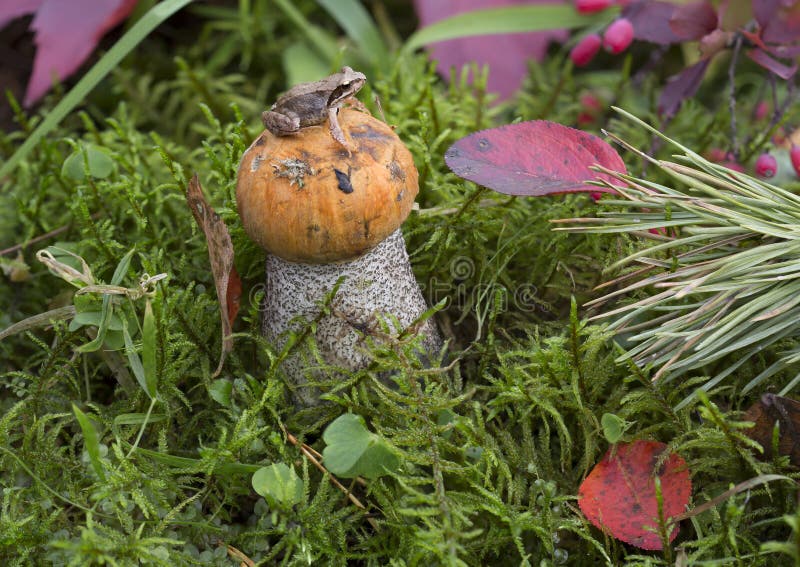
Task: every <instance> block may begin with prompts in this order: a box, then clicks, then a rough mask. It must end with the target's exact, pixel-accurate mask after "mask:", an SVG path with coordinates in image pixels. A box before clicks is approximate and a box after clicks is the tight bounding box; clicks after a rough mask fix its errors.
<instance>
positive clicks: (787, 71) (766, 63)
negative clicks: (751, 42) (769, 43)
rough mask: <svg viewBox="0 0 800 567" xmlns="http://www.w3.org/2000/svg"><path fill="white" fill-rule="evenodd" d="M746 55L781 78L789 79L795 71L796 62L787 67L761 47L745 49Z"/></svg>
mask: <svg viewBox="0 0 800 567" xmlns="http://www.w3.org/2000/svg"><path fill="white" fill-rule="evenodd" d="M747 56H748V57H749V58H750V59H752V60H753V61H755V62H756V63H758V64H759V65H761V66H762V67H764V69H767V70H768V71H771V72H773V73H775V74H776V75H778V76H779V77H780V78H781V79H783V80H787V79H790V78H791V77H792V76H793V75H794V74H795V73H796V72H797V63H795V64H794V65H792V66H791V67H788V66H786V65H784V64H783V63H781V62H780V61H776V60H775V59H773V58H772V57H770V56H769V55H768V54H767V52H766V51H764V50H763V49H758V48H756V49H749V50H748V51H747Z"/></svg>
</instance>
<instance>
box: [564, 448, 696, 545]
mask: <svg viewBox="0 0 800 567" xmlns="http://www.w3.org/2000/svg"><path fill="white" fill-rule="evenodd" d="M666 448H667V446H666V445H665V444H664V443H659V442H658V441H645V440H639V441H634V442H633V443H623V444H619V445H616V446H614V447H612V448H611V449H609V450H608V452H607V453H606V455H605V457H603V460H602V461H600V462H599V463H597V465H595V467H594V468H593V469H592V472H590V473H589V476H587V477H586V478H585V479H584V481H583V482H582V483H581V486H580V488H579V489H578V505H579V506H580V508H581V511H582V512H583V513H584V514H585V515H586V517H587V518H588V519H589V521H590V522H592V524H594V525H595V526H596V527H598V528H599V529H601V530H603V531H605V532H607V533H609V534H610V535H611V536H613V537H615V538H617V539H619V540H622V541H624V542H625V543H629V544H631V545H635V546H636V547H640V548H642V549H649V550H660V549H661V547H662V543H661V538H660V537H659V535H658V531H657V529H658V502H657V500H656V487H655V480H654V477H655V476H658V478H659V479H660V481H661V495H662V498H663V513H664V521H667V520H668V519H669V518H671V517H674V516H677V515H679V514H681V513H683V512H684V511H685V509H686V505H687V504H688V503H689V497H690V496H691V494H692V481H691V480H690V479H689V470H688V469H687V468H686V462H685V461H684V460H683V459H682V458H681V457H680V456H678V455H677V454H675V453H671V454H670V455H669V456H668V457H667V459H666V461H664V462H663V464H661V465H660V466H659V467H657V468H656V465H657V464H658V462H659V458H660V457H661V454H662V453H663V452H664V451H665V450H666ZM677 535H678V525H677V524H676V525H675V526H674V527H673V528H672V531H671V533H670V534H669V541H672V540H674V539H675V537H676V536H677Z"/></svg>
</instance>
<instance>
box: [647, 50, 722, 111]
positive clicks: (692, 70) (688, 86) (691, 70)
mask: <svg viewBox="0 0 800 567" xmlns="http://www.w3.org/2000/svg"><path fill="white" fill-rule="evenodd" d="M708 61H709V60H708V59H701V60H700V61H698V62H697V63H695V64H694V65H692V66H691V67H686V69H684V70H683V71H681V72H680V73H678V74H677V75H673V76H672V77H670V78H669V79H668V80H667V85H666V86H665V87H664V89H663V90H662V91H661V96H660V97H659V99H658V112H659V114H661V115H662V116H664V117H665V118H669V117H670V116H673V115H674V114H675V113H676V112H677V111H678V108H680V106H681V103H682V102H683V101H684V100H686V99H687V98H689V97H691V96H693V95H694V93H696V92H697V89H698V88H699V87H700V83H701V82H702V80H703V76H704V75H705V73H706V67H708Z"/></svg>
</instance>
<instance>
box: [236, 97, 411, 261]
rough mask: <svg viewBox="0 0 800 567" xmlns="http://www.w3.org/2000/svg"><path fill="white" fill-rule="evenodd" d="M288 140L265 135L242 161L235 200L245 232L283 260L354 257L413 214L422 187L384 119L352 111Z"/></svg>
mask: <svg viewBox="0 0 800 567" xmlns="http://www.w3.org/2000/svg"><path fill="white" fill-rule="evenodd" d="M339 124H340V125H341V128H342V131H343V132H344V133H345V136H346V138H347V140H348V141H349V142H350V144H351V145H352V150H351V153H350V155H348V151H347V150H346V149H345V148H343V147H342V145H341V144H339V143H338V142H336V141H335V140H334V139H333V137H332V136H331V133H330V131H329V129H328V125H327V123H325V124H322V125H320V126H310V127H307V128H303V129H301V130H300V131H299V132H298V133H297V134H294V135H291V136H275V135H273V134H272V133H271V132H269V131H264V132H263V133H262V134H261V135H260V136H259V137H258V138H257V139H256V140H255V142H253V144H252V145H251V146H250V147H249V148H248V149H247V150H246V151H245V153H244V155H243V156H242V161H241V163H240V164H239V173H238V181H237V186H236V201H237V204H238V209H239V215H240V217H241V219H242V223H243V225H244V229H245V232H247V234H248V235H249V236H250V238H252V239H253V241H255V242H256V243H257V244H259V245H260V246H261V247H262V248H264V249H265V250H267V251H268V252H269V253H271V254H274V255H276V256H278V257H280V258H283V259H284V260H289V261H292V262H304V263H311V264H322V263H332V262H341V261H346V260H352V259H354V258H357V257H359V256H361V255H363V254H365V253H366V252H368V251H369V250H371V249H372V248H374V247H375V246H377V245H378V244H379V243H380V242H381V241H383V240H384V239H385V238H386V237H387V236H389V235H390V234H391V233H392V232H394V231H395V230H397V228H398V227H399V226H400V225H401V224H402V223H403V221H405V219H406V217H408V214H409V212H410V211H411V207H412V205H413V204H414V199H415V198H416V196H417V192H418V190H419V186H418V177H419V176H418V173H417V169H416V167H415V166H414V161H413V159H412V157H411V153H410V152H409V151H408V149H407V148H406V147H405V145H404V144H403V142H402V141H401V140H400V138H399V137H398V136H397V134H395V133H394V131H393V130H392V129H391V128H390V127H389V126H387V125H386V124H385V123H383V122H381V121H380V120H378V119H376V118H373V117H372V116H370V115H368V114H366V113H363V112H358V111H355V110H351V109H342V110H340V112H339Z"/></svg>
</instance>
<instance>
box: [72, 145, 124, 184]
mask: <svg viewBox="0 0 800 567" xmlns="http://www.w3.org/2000/svg"><path fill="white" fill-rule="evenodd" d="M87 168H88V171H89V175H91V176H92V177H94V178H96V179H104V178H106V177H108V176H109V175H111V172H112V171H114V161H113V160H112V159H111V158H110V157H109V156H108V154H107V153H106V152H105V151H103V150H101V149H100V148H98V147H97V146H94V145H92V144H83V145H81V147H80V148H78V149H76V150H75V151H74V152H72V153H71V154H70V155H69V156H68V157H67V159H65V160H64V165H63V166H62V167H61V175H63V176H64V177H70V178H72V179H75V180H76V181H83V180H84V179H85V178H86V169H87Z"/></svg>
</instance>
